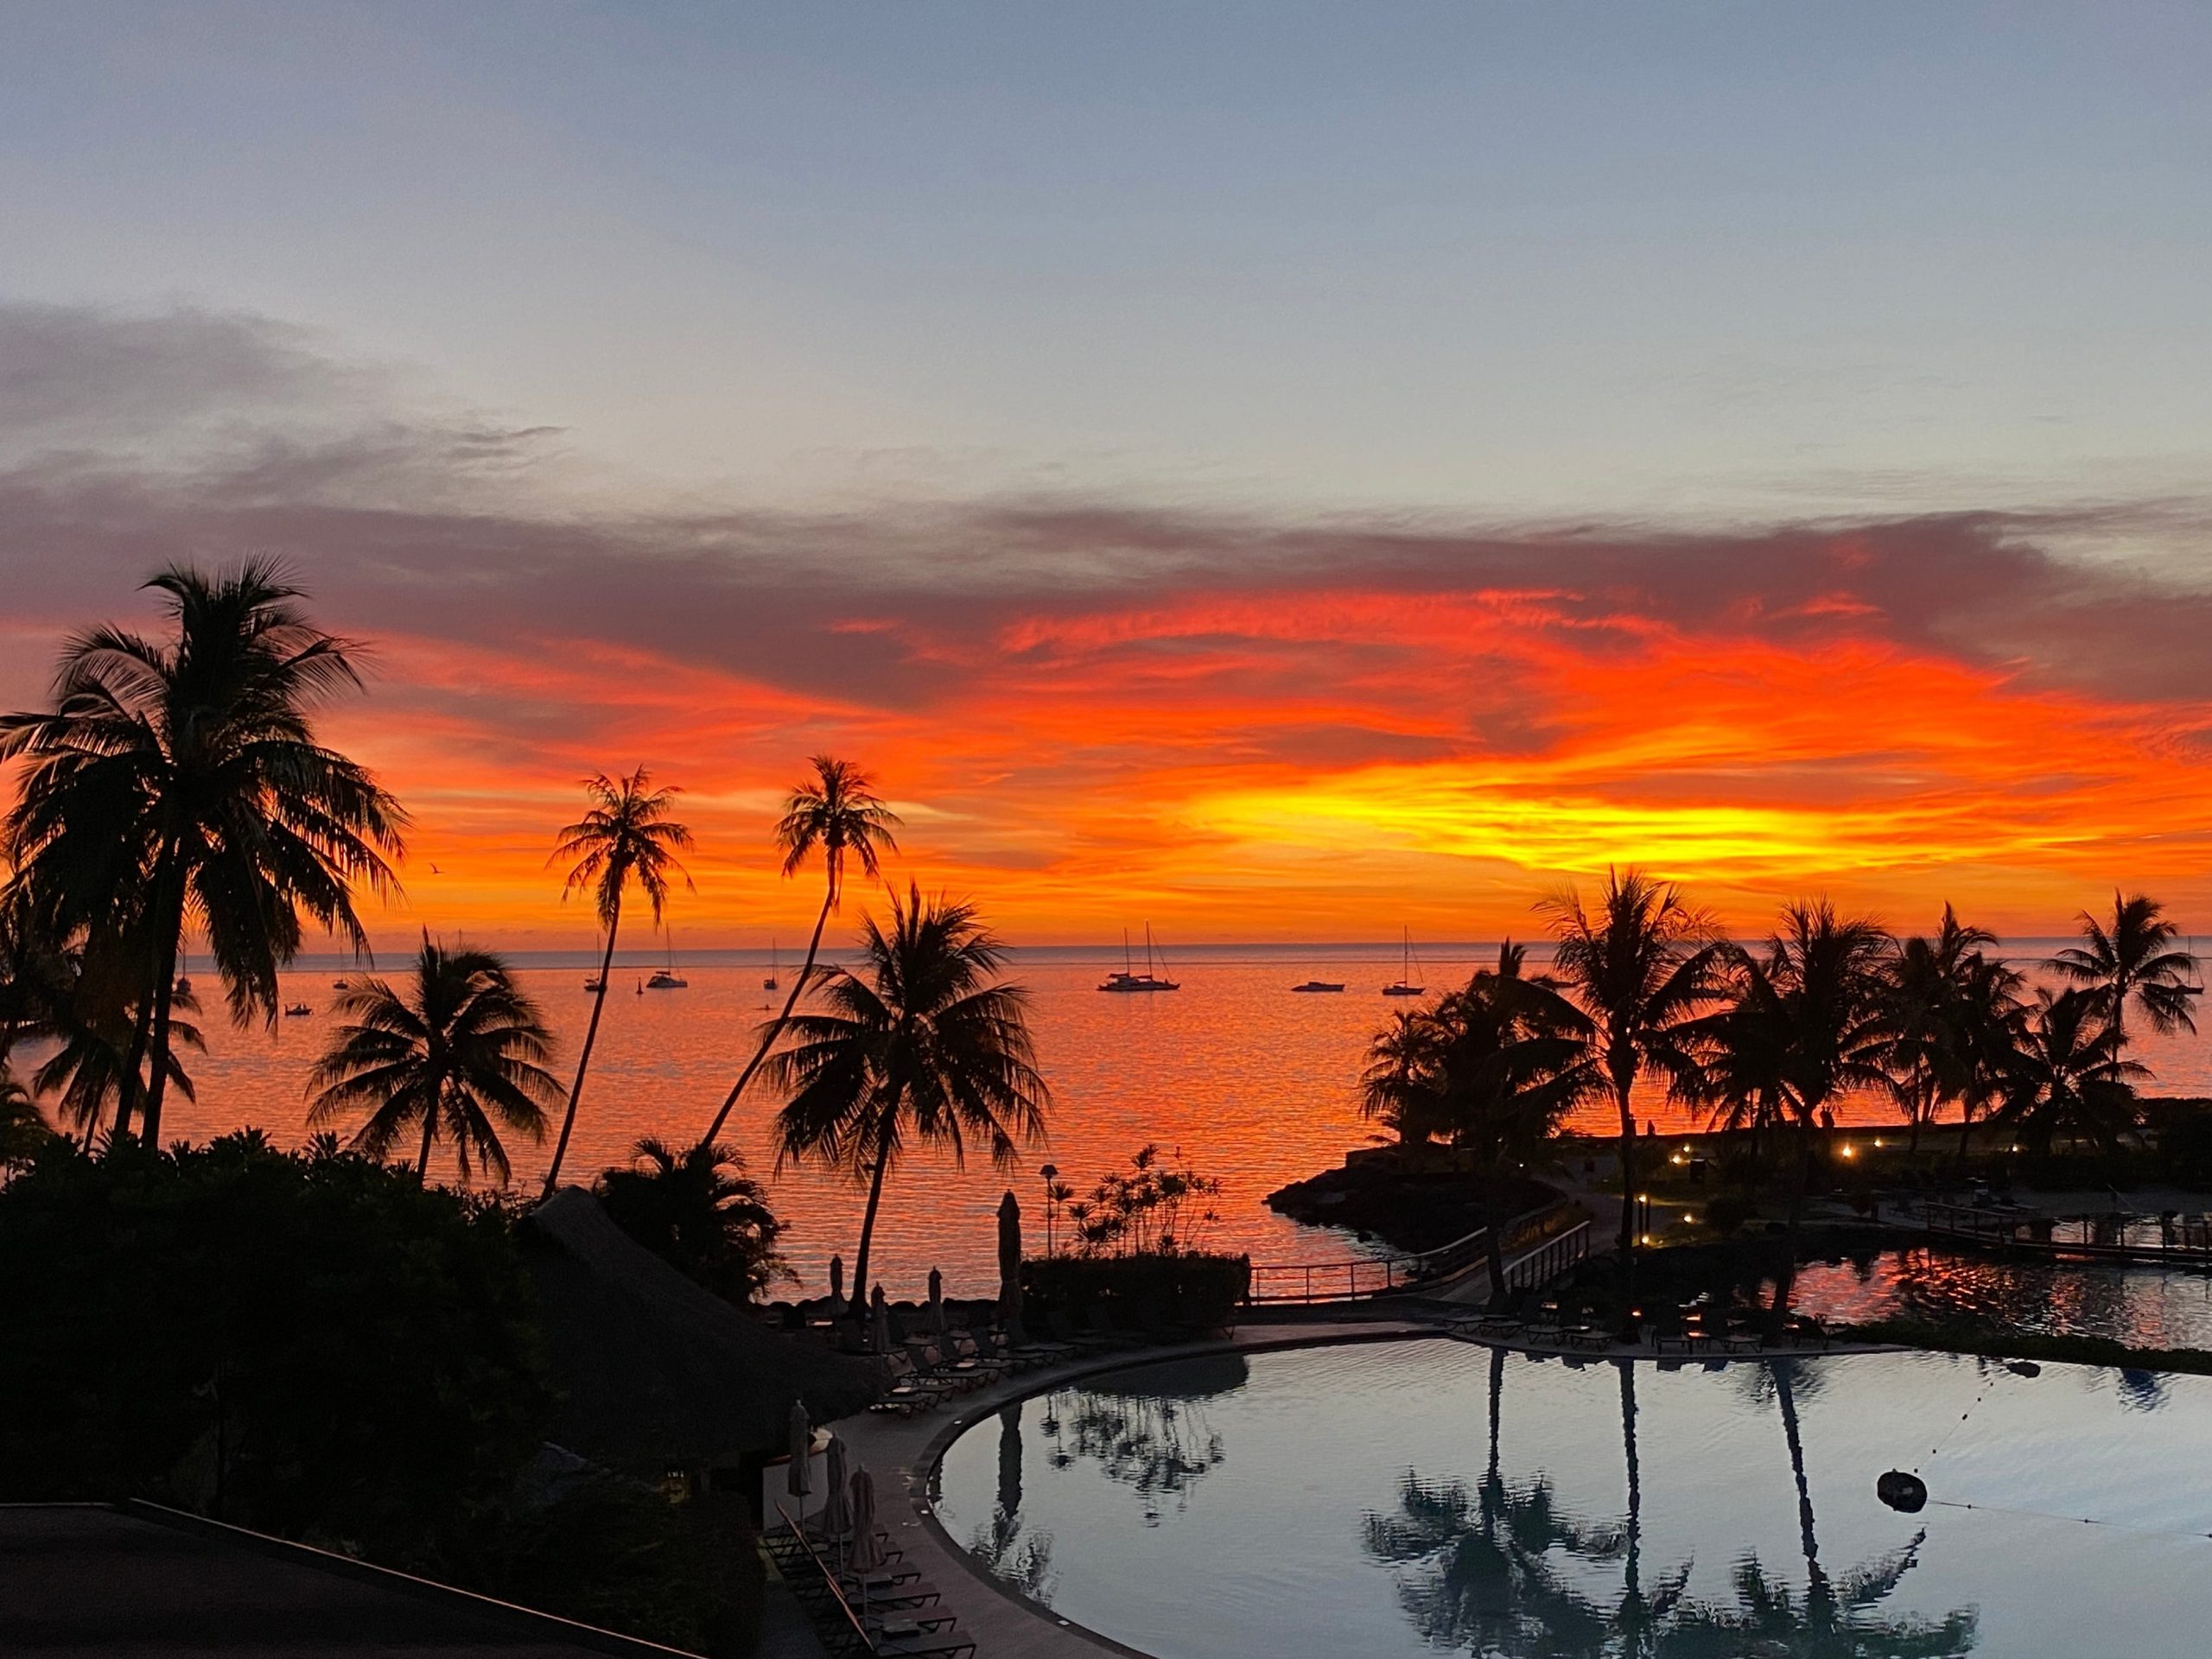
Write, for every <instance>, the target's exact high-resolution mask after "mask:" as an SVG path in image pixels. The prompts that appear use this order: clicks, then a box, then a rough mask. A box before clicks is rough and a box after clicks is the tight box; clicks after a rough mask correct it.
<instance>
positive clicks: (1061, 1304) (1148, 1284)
mask: <svg viewBox="0 0 2212 1659" xmlns="http://www.w3.org/2000/svg"><path fill="white" fill-rule="evenodd" d="M1251 1283H1252V1258H1251V1257H1250V1256H1249V1255H1204V1254H1198V1253H1192V1252H1183V1253H1179V1254H1176V1255H1160V1254H1159V1253H1157V1252H1152V1253H1147V1254H1145V1255H1050V1256H1032V1257H1030V1258H1029V1259H1027V1261H1025V1262H1022V1264H1021V1300H1022V1306H1024V1307H1025V1308H1027V1309H1030V1310H1032V1311H1033V1312H1034V1313H1038V1314H1039V1315H1043V1314H1047V1313H1065V1314H1068V1315H1070V1316H1071V1317H1072V1318H1075V1319H1089V1318H1090V1310H1091V1309H1092V1308H1093V1307H1095V1306H1103V1307H1104V1308H1105V1309H1106V1311H1107V1314H1108V1316H1109V1318H1110V1319H1112V1320H1113V1321H1114V1323H1115V1324H1116V1325H1122V1326H1126V1327H1129V1328H1132V1329H1135V1328H1138V1327H1143V1326H1151V1325H1198V1326H1202V1327H1204V1328H1205V1329H1207V1330H1211V1329H1213V1328H1215V1327H1216V1326H1218V1325H1226V1324H1227V1323H1229V1321H1230V1317H1231V1316H1232V1315H1233V1314H1234V1313H1235V1312H1236V1308H1237V1306H1238V1305H1239V1304H1241V1303H1242V1302H1243V1300H1244V1295H1245V1292H1246V1291H1247V1290H1249V1288H1250V1287H1251Z"/></svg>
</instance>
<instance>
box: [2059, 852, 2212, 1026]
mask: <svg viewBox="0 0 2212 1659" xmlns="http://www.w3.org/2000/svg"><path fill="white" fill-rule="evenodd" d="M2081 921H2082V943H2081V944H2073V945H2069V946H2067V947H2066V949H2064V950H2061V951H2059V952H2058V953H2057V954H2056V956H2054V957H2051V959H2050V964H2049V965H2050V969H2052V971H2053V972H2055V973H2058V974H2061V975H2063V976H2065V977H2066V978H2068V979H2070V980H2072V981H2073V982H2075V984H2077V985H2082V986H2086V987H2088V989H2089V991H2090V993H2091V995H2093V996H2094V998H2095V999H2096V1006H2097V1007H2098V1008H2099V1010H2100V1011H2101V1012H2102V1014H2104V1017H2105V1019H2106V1020H2107V1021H2108V1022H2109V1023H2110V1024H2111V1026H2112V1030H2113V1037H2114V1039H2116V1041H2117V1042H2118V1043H2119V1045H2120V1046H2121V1047H2125V1046H2126V1044H2127V1013H2128V1010H2129V1009H2130V1008H2131V1007H2133V1008H2135V1009H2139V1010H2140V1011H2141V1013H2142V1014H2143V1017H2144V1018H2145V1019H2146V1020H2149V1021H2150V1022H2151V1029H2152V1030H2153V1031H2156V1032H2159V1033H2166V1032H2173V1031H2186V1032H2190V1033H2195V1031H2196V1020H2195V1019H2194V1018H2193V1017H2192V1016H2191V1014H2190V994H2189V992H2188V990H2187V989H2185V987H2186V986H2187V985H2188V983H2189V979H2190V974H2191V972H2192V971H2193V970H2194V969H2196V957H2193V956H2191V955H2190V953H2189V952H2188V951H2186V950H2176V949H2175V948H2174V940H2175V939H2176V938H2177V937H2178V936H2179V933H2180V930H2179V929H2178V928H2177V927H2176V926H2175V925H2173V924H2172V923H2171V922H2170V921H2168V920H2167V919H2166V918H2165V914H2164V906H2162V905H2160V904H2159V903H2158V900H2157V899H2150V898H2146V897H2145V896H2144V895H2143V894H2142V893H2137V894H2135V895H2134V897H2133V898H2128V899H2123V898H2122V897H2121V896H2120V890H2119V889H2118V888H2116V887H2115V888H2114V889H2113V895H2112V919H2111V920H2110V921H2109V922H2104V921H2100V920H2099V919H2098V918H2096V917H2094V916H2093V915H2091V914H2090V913H2089V912H2088V911H2086V910H2085V911H2083V912H2082V918H2081Z"/></svg>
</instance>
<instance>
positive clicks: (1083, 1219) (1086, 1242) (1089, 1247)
mask: <svg viewBox="0 0 2212 1659" xmlns="http://www.w3.org/2000/svg"><path fill="white" fill-rule="evenodd" d="M1181 1155H1182V1154H1180V1153H1177V1154H1176V1156H1177V1158H1178V1159H1180V1157H1181ZM1220 1196H1221V1182H1220V1181H1219V1180H1218V1179H1216V1178H1215V1177H1213V1176H1211V1175H1202V1174H1200V1173H1198V1171H1197V1170H1196V1169H1194V1168H1192V1166H1190V1165H1188V1164H1186V1163H1184V1164H1178V1163H1165V1164H1163V1163H1162V1162H1161V1161H1160V1147H1159V1146H1158V1144H1157V1143H1155V1142H1153V1141H1147V1142H1146V1143H1145V1144H1144V1145H1143V1146H1141V1147H1138V1148H1137V1149H1136V1151H1135V1153H1133V1154H1130V1157H1129V1167H1128V1172H1127V1173H1122V1171H1119V1170H1109V1172H1108V1173H1105V1174H1104V1175H1102V1176H1101V1177H1099V1179H1098V1185H1096V1186H1094V1187H1093V1188H1091V1190H1090V1193H1089V1195H1088V1196H1087V1197H1084V1198H1077V1199H1075V1200H1074V1201H1073V1202H1071V1203H1070V1204H1069V1205H1068V1206H1067V1216H1068V1225H1069V1231H1070V1233H1071V1237H1070V1239H1069V1243H1070V1245H1071V1248H1073V1249H1075V1250H1076V1251H1077V1253H1078V1254H1080V1255H1185V1254H1190V1253H1192V1252H1196V1251H1198V1250H1200V1249H1203V1248H1204V1247H1205V1235H1206V1233H1207V1231H1208V1230H1210V1229H1211V1228H1212V1227H1213V1226H1214V1224H1216V1223H1217V1222H1218V1221H1219V1220H1220V1219H1221V1217H1220V1214H1219V1212H1218V1211H1216V1210H1215V1209H1214V1207H1213V1202H1214V1200H1215V1199H1216V1198H1219V1197H1220Z"/></svg>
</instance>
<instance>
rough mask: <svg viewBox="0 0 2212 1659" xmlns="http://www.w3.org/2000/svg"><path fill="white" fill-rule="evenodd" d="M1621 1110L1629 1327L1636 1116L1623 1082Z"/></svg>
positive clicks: (1624, 1290)
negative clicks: (1630, 1107)
mask: <svg viewBox="0 0 2212 1659" xmlns="http://www.w3.org/2000/svg"><path fill="white" fill-rule="evenodd" d="M1614 1089H1615V1090H1616V1093H1617V1094H1618V1098H1619V1102H1620V1109H1621V1149H1620V1165H1621V1237H1620V1250H1621V1322H1622V1326H1623V1328H1624V1329H1625V1328H1626V1326H1627V1325H1628V1313H1629V1310H1630V1308H1632V1307H1634V1306H1636V1114H1635V1113H1634V1112H1632V1111H1630V1109H1629V1103H1628V1091H1629V1085H1628V1084H1626V1083H1617V1084H1615V1085H1614Z"/></svg>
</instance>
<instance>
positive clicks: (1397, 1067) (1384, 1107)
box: [1359, 1009, 1438, 1145]
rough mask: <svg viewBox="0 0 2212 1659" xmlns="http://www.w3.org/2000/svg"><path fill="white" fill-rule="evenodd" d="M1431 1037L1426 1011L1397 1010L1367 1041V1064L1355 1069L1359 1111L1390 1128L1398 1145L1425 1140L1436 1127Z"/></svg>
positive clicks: (1433, 1040)
mask: <svg viewBox="0 0 2212 1659" xmlns="http://www.w3.org/2000/svg"><path fill="white" fill-rule="evenodd" d="M1437 1036H1438V1033H1437V1030H1436V1026H1435V1022H1434V1021H1433V1020H1432V1019H1431V1018H1430V1017H1429V1015H1428V1014H1427V1013H1425V1012H1422V1011H1420V1010H1416V1009H1403V1010H1401V1011H1399V1012H1397V1013H1395V1014H1391V1015H1390V1016H1389V1019H1388V1020H1385V1021H1384V1023H1383V1028H1382V1029H1381V1030H1380V1031H1378V1032H1376V1033H1375V1035H1374V1036H1373V1037H1372V1038H1370V1039H1369V1040H1368V1045H1367V1069H1366V1070H1365V1071H1363V1072H1361V1073H1360V1074H1359V1115H1360V1116H1362V1117H1363V1118H1366V1119H1368V1120H1369V1121H1370V1122H1376V1123H1380V1124H1382V1125H1383V1127H1384V1128H1388V1129H1390V1130H1392V1131H1394V1132H1395V1134H1396V1135H1397V1137H1398V1141H1399V1144H1401V1145H1404V1144H1406V1143H1408V1142H1412V1141H1427V1139H1428V1138H1429V1137H1430V1136H1431V1135H1433V1134H1435V1132H1436V1126H1437V1125H1436V1120H1437V1107H1438V1102H1437V1084H1438V1079H1437V1076H1436V1060H1437V1047H1438V1041H1437Z"/></svg>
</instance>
